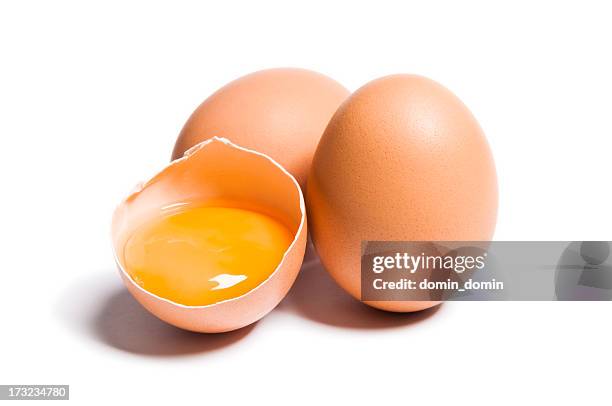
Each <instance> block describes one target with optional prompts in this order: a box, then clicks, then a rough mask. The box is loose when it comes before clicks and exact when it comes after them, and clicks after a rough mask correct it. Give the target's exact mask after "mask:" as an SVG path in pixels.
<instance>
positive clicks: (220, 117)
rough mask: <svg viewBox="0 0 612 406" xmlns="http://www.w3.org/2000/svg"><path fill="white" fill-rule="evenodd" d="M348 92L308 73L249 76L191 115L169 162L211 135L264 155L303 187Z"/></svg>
mask: <svg viewBox="0 0 612 406" xmlns="http://www.w3.org/2000/svg"><path fill="white" fill-rule="evenodd" d="M348 95H349V91H348V90H347V89H345V88H344V87H343V86H342V85H340V84H339V83H338V82H336V81H335V80H333V79H331V78H329V77H327V76H325V75H322V74H320V73H317V72H313V71H309V70H306V69H293V68H278V69H268V70H262V71H258V72H254V73H251V74H249V75H246V76H243V77H241V78H239V79H236V80H234V81H233V82H230V83H229V84H227V85H225V86H224V87H222V88H221V89H219V90H218V91H217V92H215V93H214V94H213V95H211V96H210V97H209V98H208V99H206V100H204V102H203V103H202V104H201V105H200V106H199V107H198V108H197V109H196V110H195V111H194V112H193V113H192V114H191V117H189V119H188V120H187V122H186V123H185V126H184V127H183V129H182V130H181V133H180V135H179V137H178V139H177V141H176V144H175V146H174V152H173V153H172V159H176V158H178V157H180V156H182V155H183V152H184V151H186V150H187V149H189V148H191V147H192V146H193V145H195V144H197V143H199V142H201V141H203V140H206V139H208V138H210V137H212V136H222V137H228V138H229V139H230V140H231V141H232V142H235V143H237V144H238V145H241V146H244V147H246V148H250V149H252V150H255V151H259V152H261V153H264V154H266V155H268V156H270V157H271V158H273V159H274V160H276V161H277V162H278V163H280V164H281V165H282V166H283V167H284V168H286V169H287V170H288V171H289V172H290V173H291V174H293V176H295V178H296V179H297V180H298V182H299V183H300V185H302V186H305V184H306V177H307V175H308V171H309V170H310V164H311V162H312V156H313V154H314V151H315V149H316V147H317V143H318V142H319V139H320V138H321V135H322V134H323V131H324V130H325V126H326V125H327V123H328V121H329V119H330V118H331V117H332V115H333V114H334V112H335V111H336V109H337V108H338V106H339V105H340V104H341V103H342V102H343V101H344V100H345V99H346V98H347V97H348Z"/></svg>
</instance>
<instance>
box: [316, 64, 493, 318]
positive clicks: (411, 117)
mask: <svg viewBox="0 0 612 406" xmlns="http://www.w3.org/2000/svg"><path fill="white" fill-rule="evenodd" d="M306 202H307V207H308V215H309V222H310V223H309V225H310V230H311V235H312V238H313V241H314V244H315V247H316V249H317V252H318V253H319V255H320V257H321V260H322V262H323V264H324V266H325V268H326V269H327V270H328V271H329V273H330V274H331V275H332V276H333V278H334V279H335V280H336V281H337V282H338V284H339V285H340V286H342V287H343V288H344V289H345V290H346V291H347V292H349V293H350V294H351V295H352V296H354V297H355V298H357V299H360V297H361V285H360V280H361V279H360V246H361V241H362V240H413V241H430V240H438V241H444V240H446V241H453V240H467V241H469V240H489V239H491V237H492V236H493V232H494V229H495V222H496V216H497V179H496V174H495V166H494V162H493V158H492V155H491V151H490V149H489V146H488V143H487V140H486V138H485V136H484V134H483V132H482V130H481V128H480V126H479V125H478V122H477V121H476V119H475V118H474V116H473V115H472V114H471V113H470V111H469V110H468V109H467V107H466V106H465V105H464V104H463V103H462V102H461V101H460V100H459V99H458V98H457V97H456V96H455V95H453V94H452V93H451V92H450V91H449V90H447V89H446V88H444V87H443V86H441V85H440V84H438V83H436V82H434V81H432V80H430V79H427V78H424V77H420V76H415V75H393V76H387V77H383V78H380V79H377V80H374V81H372V82H370V83H368V84H366V85H365V86H363V87H362V88H360V89H359V90H357V91H356V92H355V93H354V94H353V95H352V96H351V97H350V98H349V99H348V100H347V101H346V102H345V103H344V104H343V105H342V106H341V107H340V108H339V109H338V111H337V112H336V114H335V115H334V117H333V118H332V119H331V121H330V123H329V125H328V126H327V129H326V130H325V133H324V134H323V137H322V138H321V141H320V143H319V146H318V148H317V151H316V153H315V156H314V160H313V164H312V168H311V172H310V175H309V179H308V189H307V199H306ZM366 303H367V304H369V305H371V306H373V307H376V308H380V309H384V310H389V311H396V312H410V311H417V310H422V309H425V308H428V307H431V306H434V305H435V304H437V302H418V301H416V302H409V301H378V302H366Z"/></svg>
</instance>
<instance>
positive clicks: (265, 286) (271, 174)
mask: <svg viewBox="0 0 612 406" xmlns="http://www.w3.org/2000/svg"><path fill="white" fill-rule="evenodd" d="M227 201H232V202H235V203H236V204H237V205H238V206H237V207H245V208H253V209H256V210H257V211H258V212H261V213H264V214H268V215H270V216H271V217H274V218H276V219H278V220H279V221H281V222H282V223H283V224H285V225H286V226H287V228H288V230H289V231H290V232H291V235H292V237H293V239H292V241H291V244H290V245H289V246H288V248H287V249H286V251H285V252H284V255H283V256H282V259H281V260H280V262H279V263H278V265H277V266H276V268H275V269H274V270H273V272H271V274H269V276H268V277H267V278H266V279H265V280H264V281H263V282H261V284H259V285H257V286H256V287H254V288H253V289H251V290H249V291H247V292H246V293H244V294H241V295H239V296H231V297H228V298H227V299H225V300H221V301H218V302H215V303H212V304H208V305H201V306H193V305H185V304H182V303H178V302H175V301H173V300H171V299H168V298H166V297H161V296H158V295H156V294H154V293H152V292H151V291H149V290H147V289H146V288H147V287H146V286H145V285H142V284H141V283H139V281H138V280H135V278H133V277H132V276H131V275H130V273H129V266H128V263H127V262H128V261H127V260H126V254H125V252H126V246H127V245H128V243H129V241H130V239H131V237H132V236H133V235H134V232H135V231H136V230H138V229H140V228H141V227H142V226H143V225H147V224H150V223H151V222H152V221H156V219H158V218H159V217H160V216H164V215H165V213H169V212H172V211H173V210H175V209H176V208H177V207H180V206H183V205H208V204H213V205H217V204H225V202H227ZM305 211H306V209H305V207H304V199H303V196H302V191H301V188H300V187H299V186H298V183H297V181H296V180H295V178H294V177H293V176H291V175H290V174H289V173H288V172H287V171H286V170H285V169H283V168H282V167H281V166H280V165H279V164H278V163H276V162H275V161H274V160H272V159H271V158H269V157H267V156H266V155H263V154H260V153H258V152H255V151H251V150H248V149H244V148H241V147H239V146H237V145H234V144H232V143H231V142H229V141H228V140H226V139H220V138H216V137H215V138H212V139H210V140H208V141H204V142H202V143H200V144H198V145H197V146H194V147H193V148H192V149H190V150H188V151H187V152H186V153H185V155H184V156H183V157H182V158H180V159H177V160H175V161H173V162H171V163H170V164H169V165H168V166H167V167H166V168H164V169H163V170H162V171H161V172H159V173H158V174H157V175H155V176H154V177H153V178H151V179H150V180H149V181H147V182H146V183H145V184H143V185H142V186H140V187H139V188H138V189H137V190H136V191H135V192H134V193H132V194H130V195H129V196H128V197H127V198H126V199H125V200H124V201H123V202H122V203H121V204H120V205H119V206H118V207H117V209H116V210H115V213H114V215H113V223H112V242H113V250H114V254H115V261H116V263H117V266H118V268H119V273H120V275H121V278H122V280H123V282H124V283H125V285H126V287H127V289H128V290H129V292H130V293H131V294H132V295H133V296H134V297H135V298H136V300H138V302H140V303H141V304H142V305H143V306H144V307H145V308H146V309H147V310H149V311H150V312H151V313H152V314H154V315H155V316H157V317H158V318H160V319H161V320H164V321H166V322H167V323H170V324H172V325H174V326H177V327H180V328H183V329H186V330H191V331H197V332H206V333H218V332H225V331H230V330H235V329H238V328H241V327H244V326H246V325H248V324H251V323H253V322H255V321H257V320H259V319H260V318H262V317H263V316H265V315H266V314H267V313H268V312H270V311H271V310H272V309H273V308H274V307H275V306H276V305H277V304H278V303H279V302H280V301H281V300H282V299H283V297H284V296H285V295H286V294H287V292H288V291H289V288H290V287H291V285H292V284H293V282H294V281H295V278H296V276H297V274H298V272H299V270H300V267H301V265H302V260H303V258H304V251H305V248H306V236H307V230H306V213H305ZM211 238H212V237H211ZM249 238H250V239H251V240H253V241H255V242H257V238H260V237H257V234H256V233H255V234H253V235H252V236H250V237H249ZM264 238H266V237H265V236H264ZM178 242H180V241H178ZM145 249H150V248H148V247H145V246H143V247H142V250H145ZM246 261H247V263H248V262H249V258H246ZM176 262H179V261H176ZM176 277H177V278H180V277H181V276H178V275H177V276H176ZM215 289H216V288H215Z"/></svg>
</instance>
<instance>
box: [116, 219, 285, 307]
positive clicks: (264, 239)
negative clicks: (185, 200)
mask: <svg viewBox="0 0 612 406" xmlns="http://www.w3.org/2000/svg"><path fill="white" fill-rule="evenodd" d="M292 239H293V236H292V234H291V232H290V231H289V229H288V228H287V227H285V226H284V225H283V224H282V223H280V222H279V221H277V220H275V219H273V218H272V217H269V216H267V215H264V214H261V213H258V212H255V211H250V210H244V209H240V208H227V207H195V208H193V207H192V208H187V209H184V210H181V211H179V212H176V213H173V214H170V215H167V216H163V217H160V218H158V219H156V220H154V221H152V222H150V223H147V224H145V225H144V226H142V227H140V228H138V229H137V230H136V231H135V232H134V234H133V235H132V236H131V237H130V238H129V240H128V242H127V243H126V245H125V250H124V263H125V269H126V271H127V273H128V274H129V275H130V277H131V278H132V279H133V280H134V281H135V282H136V283H137V284H138V285H140V286H141V287H142V288H143V289H145V290H147V291H148V292H151V293H153V294H155V295H157V296H160V297H163V298H166V299H169V300H172V301H173V302H176V303H180V304H183V305H188V306H203V305H208V304H213V303H217V302H219V301H222V300H226V299H231V298H234V297H238V296H240V295H243V294H245V293H247V292H249V291H250V290H252V289H253V288H255V287H257V286H258V285H259V284H261V283H262V282H263V281H264V280H265V279H266V278H268V276H270V275H271V274H272V272H274V270H275V269H276V267H277V266H278V264H279V263H280V261H281V260H282V257H283V254H284V253H285V251H286V250H287V248H288V247H289V245H290V244H291V241H292Z"/></svg>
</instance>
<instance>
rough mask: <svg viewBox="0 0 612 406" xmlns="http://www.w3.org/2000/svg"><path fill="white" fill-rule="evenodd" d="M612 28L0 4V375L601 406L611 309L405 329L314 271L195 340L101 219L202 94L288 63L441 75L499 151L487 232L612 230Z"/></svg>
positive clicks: (102, 391)
mask: <svg viewBox="0 0 612 406" xmlns="http://www.w3.org/2000/svg"><path fill="white" fill-rule="evenodd" d="M611 15H612V13H611V10H610V9H609V6H608V5H607V2H604V1H602V2H599V3H595V2H588V1H580V2H574V3H573V4H572V3H565V2H558V1H554V2H533V1H527V2H520V1H513V2H505V4H501V3H496V4H494V2H487V1H482V2H465V1H462V2H457V1H454V2H453V1H450V2H446V3H440V2H434V1H429V2H422V4H410V3H408V2H384V1H377V2H369V3H358V2H345V3H342V2H336V3H334V4H332V2H329V1H327V2H321V3H317V2H314V1H308V2H301V3H300V4H291V3H290V2H267V1H261V0H259V1H254V2H244V3H236V2H229V1H223V2H221V1H216V2H211V3H210V4H205V3H204V2H198V3H195V4H187V3H182V2H167V4H165V5H162V4H161V3H157V2H143V3H129V4H128V2H116V3H115V2H110V1H105V2H97V4H93V3H88V2H84V1H75V2H64V1H40V2H30V1H8V2H3V3H2V5H1V6H0V151H1V152H2V155H1V158H0V176H1V185H2V199H1V201H0V218H1V223H0V225H1V233H2V243H1V245H0V255H1V260H2V262H1V276H2V278H1V282H0V317H1V323H2V324H1V327H0V383H3V384H8V383H17V384H26V383H30V384H41V383H57V384H70V385H71V402H72V403H77V404H94V403H100V404H102V403H104V404H106V403H108V402H114V401H115V402H118V401H119V400H121V403H126V404H129V403H132V404H136V403H138V404H142V403H141V402H143V401H151V402H157V403H160V404H180V403H179V402H183V403H186V402H190V404H194V403H196V402H198V403H200V404H234V403H239V402H240V403H242V404H280V403H282V404H294V403H303V404H331V403H332V402H334V403H336V404H353V403H364V404H365V403H367V404H370V405H374V404H376V405H379V404H398V402H402V403H404V404H415V405H417V404H430V403H431V404H440V403H442V402H447V403H451V402H452V403H457V404H462V403H465V404H491V403H499V402H501V403H507V404H512V405H516V404H538V403H545V404H551V403H552V402H553V401H554V402H555V403H570V404H578V403H579V404H609V402H610V396H611V392H610V365H611V364H612V352H611V351H610V348H611V346H610V343H611V340H612V327H611V322H612V317H611V316H612V303H609V302H604V303H571V302H565V303H554V302H549V303H511V302H508V303H448V304H446V305H443V306H442V307H441V308H440V309H439V310H438V311H437V312H429V313H425V314H418V315H412V316H410V315H409V316H400V317H397V316H392V315H388V314H384V313H381V312H377V311H373V310H370V309H368V308H366V307H365V306H361V305H360V304H358V303H356V302H355V301H353V300H352V299H349V298H348V297H347V296H346V295H344V294H343V293H342V292H341V291H339V290H338V289H337V288H336V287H335V286H334V285H333V283H332V282H331V281H330V280H329V279H328V278H327V276H326V274H324V271H322V270H321V269H320V267H318V266H317V265H316V263H315V264H314V265H312V263H311V266H310V267H309V268H308V269H305V270H304V271H303V272H302V275H301V276H300V279H299V280H298V282H297V284H296V285H295V286H294V288H293V290H292V291H291V293H290V294H289V296H288V297H287V298H286V299H285V300H284V301H283V302H282V303H281V305H280V306H279V307H278V308H277V309H276V310H274V311H273V312H272V313H271V314H270V315H269V316H267V317H266V318H264V319H263V320H261V321H260V322H258V323H256V324H255V325H254V326H252V327H251V328H247V329H244V330H241V331H238V332H236V333H231V334H227V335H220V336H204V335H197V334H191V333H186V332H182V331H179V330H177V329H174V328H171V327H169V326H166V325H164V324H163V323H161V322H159V321H157V320H156V319H155V318H153V317H152V316H150V315H148V314H147V313H145V311H143V310H141V308H140V307H139V306H138V305H137V304H136V303H135V302H134V301H133V300H132V299H131V297H130V296H129V295H128V294H127V293H126V291H125V290H124V288H123V287H122V285H121V282H120V280H119V277H118V275H117V272H116V271H115V267H114V264H113V260H112V256H111V251H110V241H109V223H110V216H111V213H112V210H113V208H114V206H115V205H116V204H117V203H118V202H119V201H120V200H121V199H122V198H123V197H124V195H125V194H126V193H127V192H128V191H129V190H130V189H131V188H132V186H134V185H135V184H136V183H137V182H138V181H140V180H144V179H146V178H147V177H148V176H149V175H151V174H153V173H154V171H156V170H157V169H159V168H161V167H162V166H163V165H165V163H166V162H167V161H168V159H169V157H170V153H171V150H172V147H173V144H174V140H175V137H176V135H177V134H178V132H179V130H180V128H181V126H182V124H183V122H184V121H185V120H186V118H187V117H188V115H189V114H190V113H191V111H192V110H193V109H194V108H195V107H196V106H197V105H198V104H199V103H200V102H201V101H202V100H203V99H204V98H205V97H206V96H207V95H209V94H210V93H211V92H212V91H214V90H215V89H217V88H218V87H220V86H222V85H223V84H225V83H227V82H229V81H231V80H233V79H235V78H237V77H239V76H241V75H243V74H246V73H249V72H251V71H254V70H258V69H262V68H269V67H277V66H297V67H304V68H310V69H313V70H317V71H320V72H322V73H325V74H327V75H329V76H331V77H333V78H335V79H337V80H339V81H340V82H342V83H343V84H344V85H345V86H347V87H348V88H349V89H351V90H354V89H356V88H358V87H359V86H361V85H362V84H364V83H366V82H367V81H369V80H371V79H373V78H376V77H379V76H382V75H385V74H390V73H398V72H411V73H419V74H423V75H426V76H429V77H431V78H433V79H436V80H437V81H439V82H441V83H443V84H445V85H446V86H447V87H449V88H450V89H451V90H453V91H454V92H455V93H456V94H457V95H458V96H459V97H460V98H462V99H463V100H464V101H465V103H466V104H467V105H468V106H469V107H470V108H471V110H472V111H473V112H474V114H475V115H476V116H477V118H478V119H479V121H480V122H481V124H482V126H483V128H484V129H485V132H486V133H487V135H488V137H489V140H490V143H491V146H492V148H493V151H494V155H495V159H496V163H497V168H498V174H499V184H500V211H499V222H498V228H497V232H496V236H495V238H496V239H498V240H513V239H518V240H530V239H532V240H548V239H552V240H585V239H593V240H597V239H601V240H610V239H612V233H611V231H612V216H611V215H610V205H611V201H612V200H611V198H612V193H611V191H610V190H611V187H610V173H611V169H610V160H611V157H610V148H611V146H612V142H611V141H610V139H611V135H612V120H611V116H612V111H611V110H612V96H611V95H612V76H611V72H612V57H611V55H612V54H611V53H610V41H611V40H612V24H611V23H610V21H611ZM392 401H393V403H391V402H392ZM536 402H537V403H536Z"/></svg>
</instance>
